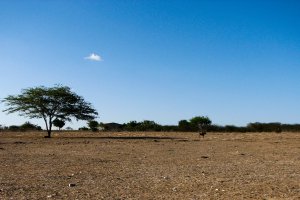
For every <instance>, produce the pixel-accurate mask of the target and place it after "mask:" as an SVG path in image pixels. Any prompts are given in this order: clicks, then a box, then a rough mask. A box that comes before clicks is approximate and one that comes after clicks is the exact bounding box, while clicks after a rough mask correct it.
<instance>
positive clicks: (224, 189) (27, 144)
mask: <svg viewBox="0 0 300 200" xmlns="http://www.w3.org/2000/svg"><path fill="white" fill-rule="evenodd" d="M44 135H45V134H43V133H27V132H25V133H0V159H1V165H0V199H300V134H299V133H281V134H275V133H251V134H250V133H247V134H245V133H232V134H229V133H226V134H225V133H222V134H221V133H208V134H207V136H206V137H205V139H204V140H203V139H202V138H201V139H199V138H198V135H197V134H196V133H142V132H137V133H123V132H121V133H91V132H62V133H54V137H53V138H52V139H44V138H43V136H44ZM70 183H74V184H75V186H74V187H69V184H70Z"/></svg>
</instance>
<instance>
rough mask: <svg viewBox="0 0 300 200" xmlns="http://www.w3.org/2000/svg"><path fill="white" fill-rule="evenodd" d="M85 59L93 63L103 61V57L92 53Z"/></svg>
mask: <svg viewBox="0 0 300 200" xmlns="http://www.w3.org/2000/svg"><path fill="white" fill-rule="evenodd" d="M84 59H86V60H91V61H102V58H101V56H99V55H97V54H95V53H91V54H90V55H89V56H87V57H84Z"/></svg>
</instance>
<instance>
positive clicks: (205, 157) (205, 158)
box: [201, 156, 209, 159]
mask: <svg viewBox="0 0 300 200" xmlns="http://www.w3.org/2000/svg"><path fill="white" fill-rule="evenodd" d="M201 158H205V159H206V158H209V157H208V156H201Z"/></svg>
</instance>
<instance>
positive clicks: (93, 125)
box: [88, 120, 99, 131]
mask: <svg viewBox="0 0 300 200" xmlns="http://www.w3.org/2000/svg"><path fill="white" fill-rule="evenodd" d="M88 126H89V128H90V129H91V130H92V131H97V130H98V126H99V123H98V122H97V121H95V120H91V121H89V122H88Z"/></svg>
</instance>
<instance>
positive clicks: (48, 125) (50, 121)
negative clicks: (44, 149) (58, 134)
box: [44, 117, 52, 138]
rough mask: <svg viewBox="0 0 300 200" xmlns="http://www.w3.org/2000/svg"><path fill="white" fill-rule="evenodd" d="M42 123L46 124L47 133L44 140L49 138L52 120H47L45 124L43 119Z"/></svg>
mask: <svg viewBox="0 0 300 200" xmlns="http://www.w3.org/2000/svg"><path fill="white" fill-rule="evenodd" d="M44 121H45V124H46V129H47V133H48V135H47V136H45V138H51V128H52V119H51V117H50V118H49V124H48V123H47V119H46V118H44Z"/></svg>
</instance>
